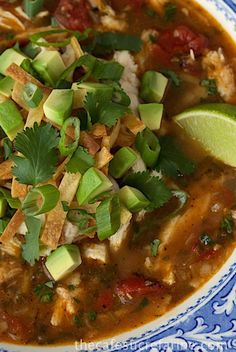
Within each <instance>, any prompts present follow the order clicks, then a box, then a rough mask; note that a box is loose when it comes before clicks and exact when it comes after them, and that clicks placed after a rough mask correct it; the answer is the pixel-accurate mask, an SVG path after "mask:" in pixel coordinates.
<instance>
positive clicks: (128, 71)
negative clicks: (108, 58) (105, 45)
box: [114, 50, 139, 113]
mask: <svg viewBox="0 0 236 352" xmlns="http://www.w3.org/2000/svg"><path fill="white" fill-rule="evenodd" d="M114 60H115V61H117V62H119V64H121V65H123V66H124V68H125V69H124V72H123V75H122V77H121V80H120V84H121V87H122V88H123V89H124V91H125V92H126V93H127V94H128V96H129V97H130V100H131V104H130V108H131V110H133V111H134V112H135V113H136V112H137V109H138V105H139V99H138V95H139V91H138V89H139V79H138V77H137V71H138V66H137V65H136V63H135V62H134V58H133V56H132V55H131V54H130V52H129V51H127V50H123V51H117V52H115V54H114Z"/></svg>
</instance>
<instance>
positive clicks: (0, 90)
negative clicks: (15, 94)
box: [0, 77, 15, 98]
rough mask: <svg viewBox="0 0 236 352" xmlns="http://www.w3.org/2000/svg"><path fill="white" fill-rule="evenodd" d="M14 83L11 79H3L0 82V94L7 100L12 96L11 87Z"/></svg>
mask: <svg viewBox="0 0 236 352" xmlns="http://www.w3.org/2000/svg"><path fill="white" fill-rule="evenodd" d="M14 84H15V81H14V80H13V79H12V78H11V77H4V78H3V79H1V81H0V94H2V95H4V96H5V97H7V98H10V97H11V95H12V91H13V87H14Z"/></svg>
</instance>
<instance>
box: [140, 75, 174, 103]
mask: <svg viewBox="0 0 236 352" xmlns="http://www.w3.org/2000/svg"><path fill="white" fill-rule="evenodd" d="M167 85H168V78H166V77H165V76H164V75H163V74H161V73H159V72H156V71H147V72H145V73H144V75H143V77H142V82H141V93H140V95H141V97H142V98H143V100H144V101H145V102H147V103H160V101H161V100H162V99H163V97H164V94H165V91H166V88H167Z"/></svg>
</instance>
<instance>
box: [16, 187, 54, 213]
mask: <svg viewBox="0 0 236 352" xmlns="http://www.w3.org/2000/svg"><path fill="white" fill-rule="evenodd" d="M59 198H60V192H59V190H58V189H57V188H56V187H55V186H53V185H44V186H39V187H35V188H32V189H31V190H30V191H29V193H28V194H27V196H26V197H25V199H24V201H23V204H22V210H23V211H24V213H25V214H26V215H28V216H36V215H39V214H44V213H47V212H49V211H50V210H52V209H53V208H55V206H56V205H57V202H58V200H59Z"/></svg>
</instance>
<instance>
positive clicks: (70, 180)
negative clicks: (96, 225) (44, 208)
mask: <svg viewBox="0 0 236 352" xmlns="http://www.w3.org/2000/svg"><path fill="white" fill-rule="evenodd" d="M80 178H81V175H80V173H77V174H70V173H65V175H64V177H63V179H62V181H61V184H60V186H59V191H60V193H61V198H60V201H59V202H58V203H57V206H56V207H55V208H54V209H53V210H51V211H50V212H49V213H48V215H47V219H46V223H45V227H44V230H43V233H42V236H41V242H42V243H43V244H45V245H47V246H48V247H50V248H52V249H55V248H56V247H57V245H58V243H59V240H60V237H61V233H62V229H63V226H64V222H65V219H66V215H67V213H66V212H65V211H64V209H63V206H62V203H61V202H62V201H64V202H67V203H68V204H69V205H70V204H71V202H72V200H73V199H74V197H75V194H76V191H77V188H78V186H79V182H80Z"/></svg>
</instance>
